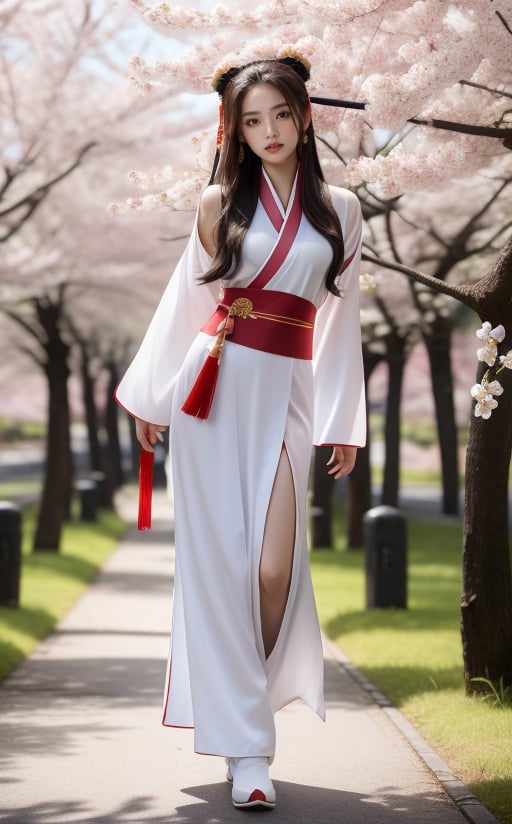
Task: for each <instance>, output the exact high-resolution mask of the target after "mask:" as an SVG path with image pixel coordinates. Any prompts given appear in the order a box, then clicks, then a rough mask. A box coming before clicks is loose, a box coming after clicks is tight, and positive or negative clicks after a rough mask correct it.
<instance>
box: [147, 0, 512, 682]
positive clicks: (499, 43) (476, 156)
mask: <svg viewBox="0 0 512 824" xmlns="http://www.w3.org/2000/svg"><path fill="white" fill-rule="evenodd" d="M133 5H134V6H135V7H136V8H138V9H139V11H140V13H141V14H142V16H143V18H144V19H145V20H146V22H147V23H148V24H149V25H151V26H153V27H154V28H155V29H156V30H158V31H161V32H165V33H167V34H170V35H171V34H172V35H173V36H176V33H177V32H178V36H181V37H182V38H183V40H187V42H189V43H190V46H189V48H188V49H186V50H185V51H184V52H183V53H182V54H181V55H180V56H179V57H178V58H176V59H175V60H170V61H168V62H160V63H158V64H156V65H150V64H148V63H147V62H146V61H145V60H144V59H143V58H142V57H137V58H134V59H133V61H132V66H133V72H134V80H135V82H136V83H137V84H138V86H139V87H140V88H141V89H142V90H143V91H150V90H151V89H154V88H160V87H162V86H165V87H166V88H167V89H168V90H169V91H170V92H177V91H179V90H182V89H183V88H187V89H189V90H192V91H196V92H199V93H206V92H208V91H209V85H208V83H209V77H211V75H212V74H213V72H214V71H215V70H216V69H217V70H219V69H222V68H228V67H230V66H232V65H240V64H243V63H244V62H249V61H250V60H254V59H256V58H258V57H265V56H268V55H277V56H279V55H280V54H284V53H287V52H289V51H290V49H291V50H295V51H296V52H299V53H300V54H302V55H303V56H304V57H306V58H307V59H308V60H309V61H310V62H311V64H312V72H311V82H310V94H311V95H312V96H321V97H331V98H333V97H335V98H344V99H346V100H349V101H358V102H360V103H361V104H363V105H362V106H361V107H359V108H344V107H341V108H328V107H320V106H316V107H315V109H314V119H315V126H316V130H317V134H318V136H319V139H320V140H322V139H323V140H324V141H326V142H328V143H332V145H333V146H334V147H335V148H336V150H338V149H340V152H339V153H340V154H342V155H343V157H344V158H346V160H347V163H346V165H343V164H340V163H338V164H337V165H336V163H335V159H331V161H330V163H329V162H327V163H326V166H325V168H326V172H327V175H328V178H329V179H332V180H333V182H337V183H340V184H342V185H348V186H351V187H355V188H359V187H364V188H365V190H366V191H368V192H370V193H371V195H372V196H373V197H374V198H376V199H377V200H379V201H390V200H392V199H394V198H400V197H402V196H404V195H405V194H406V193H407V194H410V193H413V192H416V193H424V192H433V191H440V190H444V189H447V188H448V187H449V186H450V185H451V184H453V182H454V181H456V180H458V179H461V178H468V177H469V176H475V175H486V176H488V177H489V178H490V179H494V181H495V184H496V186H499V183H500V181H505V180H509V179H510V176H511V175H510V172H511V165H510V164H511V161H510V151H509V150H510V148H511V145H512V127H511V124H510V98H511V96H512V92H511V83H512V76H511V71H510V59H509V56H510V46H511V42H512V39H511V35H512V24H511V20H512V12H511V9H510V6H509V3H507V1H506V0H493V1H492V2H489V0H475V2H473V3H471V4H467V3H464V2H452V3H449V4H447V3H445V2H443V1H442V0H428V2H424V0H418V2H413V0H341V2H339V1H338V0H337V2H334V0H269V2H262V3H261V4H260V5H258V6H254V4H249V3H245V2H242V3H236V4H234V3H230V4H229V5H217V6H215V7H214V8H213V9H211V11H202V10H198V9H193V8H190V6H186V7H185V6H174V5H173V6H172V7H171V5H170V4H168V3H166V2H163V3H162V2H154V3H148V2H145V1H144V0H133ZM190 32H192V33H193V34H192V36H191V35H190ZM235 34H236V36H234V35H235ZM233 43H236V47H235V48H233ZM375 130H380V131H381V133H384V134H385V135H390V136H391V137H390V140H389V141H386V145H385V146H384V147H381V148H380V149H377V150H375V144H374V138H375V134H376V132H375ZM213 133H214V130H213V129H212V133H211V135H210V136H209V138H208V139H206V140H205V141H204V143H205V145H206V149H205V152H206V153H208V149H209V151H210V153H211V146H212V145H213V140H214V134H213ZM331 173H332V174H331ZM205 181H206V175H205V172H204V168H203V167H202V165H201V164H196V168H195V169H194V170H193V171H192V172H191V173H190V174H189V176H188V178H186V179H179V178H174V177H173V178H171V179H168V180H167V181H166V182H165V184H164V185H163V186H161V187H159V186H158V185H157V186H156V187H155V191H153V192H152V193H151V194H150V195H145V196H143V197H142V198H141V199H140V200H139V201H138V202H137V203H136V204H135V208H142V207H143V206H144V205H145V204H146V203H149V202H151V201H152V202H156V201H158V202H162V201H166V202H167V204H168V205H170V206H171V207H174V206H176V205H178V203H179V200H180V197H181V198H182V199H183V189H184V188H185V189H186V192H187V195H188V200H189V201H191V205H194V204H195V203H196V202H197V193H198V191H199V190H200V189H201V186H202V185H204V183H205ZM198 184H199V185H198ZM471 215H472V216H473V218H475V217H476V216H477V215H478V209H477V210H476V211H475V210H472V211H471V213H470V218H469V219H468V220H467V221H466V227H467V229H466V232H469V234H474V233H475V232H476V231H477V229H478V227H477V226H476V224H475V223H474V221H473V224H472V219H471ZM403 218H404V219H405V220H407V216H406V214H405V213H404V214H403ZM508 220H510V215H509V216H508V217H505V218H504V219H503V220H502V222H501V224H500V228H501V229H503V227H504V226H505V225H506V224H507V221H508ZM461 232H462V234H460V233H459V236H458V237H455V238H444V239H443V242H442V243H441V246H444V247H445V255H444V260H442V257H443V256H442V255H438V260H439V262H440V269H439V270H438V272H437V273H436V272H433V273H432V274H431V275H430V274H428V273H422V272H420V271H418V270H417V268H416V267H417V265H418V259H417V257H416V256H415V257H414V258H413V259H412V260H411V259H410V258H408V257H407V254H406V251H403V252H401V253H400V255H397V254H395V253H393V248H392V247H391V252H392V254H390V255H387V256H384V257H383V256H382V250H381V249H378V250H377V254H374V253H372V249H371V248H370V249H366V254H365V257H366V259H367V261H369V262H373V263H375V265H376V266H378V267H379V268H380V269H383V268H388V269H395V270H397V271H401V272H403V273H404V274H406V275H407V276H408V277H409V278H411V279H412V280H414V281H415V282H418V283H422V284H423V285H426V286H428V287H429V288H431V289H433V290H434V291H435V292H437V293H441V294H445V295H450V296H452V297H455V298H456V299H457V300H459V301H461V302H463V303H465V304H466V305H467V306H470V307H471V308H472V309H474V310H475V312H477V314H479V315H480V317H481V318H482V320H485V321H489V322H490V323H491V324H492V325H493V328H494V327H496V326H497V325H498V324H500V323H501V324H503V326H504V327H505V329H506V330H507V332H506V335H507V337H506V338H505V341H504V343H505V344H509V336H510V335H511V334H512V318H511V317H509V314H510V313H509V307H510V306H511V300H510V298H511V295H510V285H509V284H510V274H511V273H510V266H511V257H512V251H511V247H510V245H509V246H505V248H504V249H503V252H502V253H501V255H500V257H499V259H498V261H497V262H496V264H495V265H492V266H491V268H490V271H489V274H488V275H486V276H484V277H481V278H480V279H479V280H477V281H476V282H473V283H468V284H465V285H463V284H460V283H448V282H446V280H445V278H446V277H447V276H448V274H450V276H451V270H452V267H451V266H449V265H448V264H449V263H450V247H451V246H452V245H455V246H456V245H457V244H458V245H459V246H460V245H461V244H462V245H463V244H464V242H465V240H467V237H469V235H465V234H464V231H463V230H461ZM435 239H436V238H435V235H433V234H432V232H431V240H435ZM502 239H503V237H502ZM454 241H455V243H454V244H453V243H452V242H454ZM373 251H375V250H373ZM467 257H468V256H466V259H467ZM474 259H475V260H478V258H476V257H475V258H474ZM460 260H461V258H459V261H460ZM407 264H409V265H407ZM436 274H437V275H438V276H437V277H436V276H435V275H436ZM404 288H405V287H404ZM505 371H508V370H505ZM508 383H509V381H507V380H506V379H504V386H505V391H504V394H503V398H500V400H499V403H498V407H497V408H495V410H494V411H493V412H492V419H491V420H485V419H484V416H483V415H480V417H478V418H476V417H474V416H473V417H472V420H471V426H470V434H469V443H468V450H467V454H468V463H467V466H466V501H465V539H464V569H463V573H464V595H463V601H462V615H463V648H464V662H465V679H466V684H467V687H468V689H476V688H478V686H479V684H477V683H475V682H474V681H472V680H471V679H472V678H474V677H477V676H483V677H486V678H489V679H491V680H495V681H496V680H497V679H498V678H500V677H503V681H504V684H505V685H508V686H510V685H511V684H512V590H511V575H510V561H509V555H508V529H507V526H508V520H507V506H506V501H507V484H508V467H509V463H510V454H511V448H512V443H511V438H512V435H511V432H512V426H511V425H510V424H511V415H512V399H511V398H512V391H511V390H512V387H509V386H508ZM487 388H488V387H487ZM507 388H508V391H507ZM475 391H476V390H475ZM491 397H494V396H491ZM486 398H487V395H485V396H482V397H480V396H478V397H477V402H478V403H479V404H480V405H481V406H482V405H483V407H482V408H483V409H484V411H485V410H491V407H492V406H493V404H491V403H490V401H488V400H486ZM494 399H495V398H494ZM491 411H492V410H491ZM485 414H487V412H486V413H485ZM500 424H501V425H500ZM482 479H483V480H482Z"/></svg>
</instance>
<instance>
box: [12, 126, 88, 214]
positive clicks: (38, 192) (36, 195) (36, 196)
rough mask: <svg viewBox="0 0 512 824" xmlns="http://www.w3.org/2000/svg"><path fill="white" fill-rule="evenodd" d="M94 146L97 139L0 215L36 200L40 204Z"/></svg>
mask: <svg viewBox="0 0 512 824" xmlns="http://www.w3.org/2000/svg"><path fill="white" fill-rule="evenodd" d="M94 146H96V141H91V142H90V143H87V144H86V145H85V146H83V147H82V148H81V149H80V151H79V152H78V154H77V156H76V158H75V159H74V160H73V162H72V163H71V164H70V165H69V166H68V167H67V168H66V169H64V171H62V172H59V174H57V175H55V177H52V178H50V180H47V181H46V183H43V184H41V186H38V187H37V189H34V191H33V192H31V193H30V194H28V195H25V197H23V198H21V200H18V201H17V203H14V204H12V205H11V206H7V207H6V208H5V209H2V210H0V217H5V215H8V214H10V213H11V212H13V211H15V210H16V209H20V208H21V207H22V206H25V205H26V204H27V203H28V204H31V203H32V202H33V201H36V205H38V204H39V203H40V202H41V199H42V198H43V197H44V195H45V194H46V192H47V191H48V190H49V189H50V188H51V187H52V186H55V184H56V183H59V182H60V181H61V180H63V179H64V178H65V177H67V176H68V175H69V174H71V172H72V171H74V170H75V169H76V167H77V166H78V165H79V164H80V163H81V162H82V159H83V157H84V155H85V154H86V153H87V152H88V151H90V149H92V148H93V147H94Z"/></svg>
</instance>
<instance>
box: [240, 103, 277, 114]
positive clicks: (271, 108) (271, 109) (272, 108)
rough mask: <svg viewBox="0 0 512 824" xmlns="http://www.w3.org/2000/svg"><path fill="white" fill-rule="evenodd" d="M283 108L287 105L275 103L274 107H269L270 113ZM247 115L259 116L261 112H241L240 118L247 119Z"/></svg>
mask: <svg viewBox="0 0 512 824" xmlns="http://www.w3.org/2000/svg"><path fill="white" fill-rule="evenodd" d="M283 106H288V103H286V102H285V103H276V105H275V106H271V107H270V111H273V110H274V109H281V108H282V107H283ZM249 114H261V112H243V113H242V117H247V115H249Z"/></svg>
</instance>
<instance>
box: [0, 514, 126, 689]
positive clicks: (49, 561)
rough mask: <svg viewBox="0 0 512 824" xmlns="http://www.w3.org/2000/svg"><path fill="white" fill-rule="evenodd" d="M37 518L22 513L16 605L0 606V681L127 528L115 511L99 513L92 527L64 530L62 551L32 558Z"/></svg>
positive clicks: (60, 614)
mask: <svg viewBox="0 0 512 824" xmlns="http://www.w3.org/2000/svg"><path fill="white" fill-rule="evenodd" d="M35 515H36V512H35V507H30V508H28V509H26V510H24V511H23V558H22V575H21V592H20V606H19V607H18V608H11V607H3V606H2V607H0V678H3V677H4V676H5V675H7V674H8V673H9V672H10V671H11V670H12V669H13V668H14V667H16V666H17V665H18V664H19V663H21V661H23V659H24V658H25V657H26V656H27V655H28V654H29V653H30V652H31V650H32V649H33V648H34V646H35V645H36V644H37V642H38V641H39V640H40V639H41V638H44V637H45V635H47V634H48V633H49V632H50V631H51V630H52V629H53V627H54V626H55V625H56V624H57V622H58V621H59V620H60V619H61V618H62V617H63V616H64V615H65V614H66V613H67V612H68V610H69V609H70V607H71V606H72V605H73V604H74V602H75V601H76V600H77V598H78V597H79V595H80V594H81V593H82V591H83V590H84V588H85V586H86V585H87V584H88V583H89V582H90V581H92V580H93V579H94V578H95V576H96V574H97V572H98V570H99V569H100V567H101V566H102V564H103V562H104V561H105V559H106V558H107V557H108V555H109V554H110V552H111V551H112V550H113V549H114V547H115V546H116V544H117V543H118V541H119V540H120V538H121V537H122V535H123V534H124V531H125V529H126V524H125V523H124V522H123V521H121V519H120V518H118V516H117V515H116V514H115V513H114V512H110V511H107V510H100V511H99V515H98V520H97V522H96V523H81V522H79V521H72V522H70V523H68V524H66V525H65V527H64V532H63V539H62V547H61V551H60V552H37V553H33V552H32V551H31V546H32V536H33V533H34V526H35Z"/></svg>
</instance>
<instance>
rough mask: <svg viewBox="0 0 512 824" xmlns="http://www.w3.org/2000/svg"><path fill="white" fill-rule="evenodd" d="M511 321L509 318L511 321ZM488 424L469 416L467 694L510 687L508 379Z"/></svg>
mask: <svg viewBox="0 0 512 824" xmlns="http://www.w3.org/2000/svg"><path fill="white" fill-rule="evenodd" d="M511 323H512V319H511ZM505 371H506V372H507V373H508V374H504V373H501V374H500V376H499V380H500V383H501V384H502V385H503V386H504V388H505V392H504V394H503V395H502V396H501V397H500V398H498V408H497V409H495V410H494V411H493V413H492V417H491V419H490V420H487V421H484V420H482V419H481V418H475V417H474V416H473V417H472V418H471V422H470V426H469V440H468V449H467V459H466V490H465V502H464V513H465V522H464V555H463V595H462V646H463V654H464V680H465V684H466V690H467V691H468V692H478V691H480V690H482V689H484V690H485V686H484V685H483V684H481V683H478V682H476V683H475V682H473V681H471V679H472V678H477V677H483V678H487V679H489V680H490V681H492V682H494V683H495V684H497V683H498V682H499V680H500V678H503V684H504V686H506V687H511V686H512V584H511V570H510V555H509V535H508V477H509V467H510V455H511V449H512V375H510V372H509V370H505Z"/></svg>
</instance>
